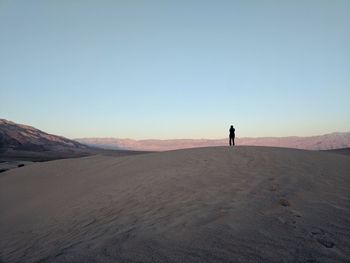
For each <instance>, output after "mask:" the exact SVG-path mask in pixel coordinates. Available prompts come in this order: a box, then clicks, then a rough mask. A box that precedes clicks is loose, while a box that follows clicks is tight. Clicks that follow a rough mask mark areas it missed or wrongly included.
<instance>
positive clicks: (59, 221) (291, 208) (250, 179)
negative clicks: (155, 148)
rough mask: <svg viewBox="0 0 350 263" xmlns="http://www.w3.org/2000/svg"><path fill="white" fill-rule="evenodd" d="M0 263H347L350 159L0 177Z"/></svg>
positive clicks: (200, 153) (56, 169)
mask: <svg viewBox="0 0 350 263" xmlns="http://www.w3.org/2000/svg"><path fill="white" fill-rule="evenodd" d="M0 208H1V215H0V236H1V239H0V261H1V262H350V157H349V156H345V155H340V154H334V153H327V152H312V151H305V150H296V149H285V148H270V147H246V146H242V147H239V146H238V147H231V148H230V147H211V148H195V149H187V150H177V151H169V152H159V153H149V154H141V155H133V156H125V157H114V156H102V155H97V156H89V157H83V158H76V159H64V160H55V161H50V162H46V163H35V164H32V165H30V166H25V167H20V168H15V169H13V170H10V171H6V172H3V173H1V174H0Z"/></svg>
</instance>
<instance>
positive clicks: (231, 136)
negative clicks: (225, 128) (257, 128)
mask: <svg viewBox="0 0 350 263" xmlns="http://www.w3.org/2000/svg"><path fill="white" fill-rule="evenodd" d="M231 141H232V144H231ZM231 145H232V146H234V145H235V128H233V125H231V127H230V146H231Z"/></svg>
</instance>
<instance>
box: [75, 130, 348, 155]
mask: <svg viewBox="0 0 350 263" xmlns="http://www.w3.org/2000/svg"><path fill="white" fill-rule="evenodd" d="M75 140H76V141H78V142H81V143H84V144H87V145H91V146H95V147H100V148H104V149H127V150H145V151H166V150H175V149H185V148H194V147H206V146H223V145H228V139H214V140H213V139H176V140H132V139H118V138H79V139H75ZM236 144H237V145H254V146H274V147H286V148H297V149H306V150H330V149H339V148H347V147H350V132H336V133H330V134H325V135H319V136H310V137H297V136H291V137H261V138H237V139H236Z"/></svg>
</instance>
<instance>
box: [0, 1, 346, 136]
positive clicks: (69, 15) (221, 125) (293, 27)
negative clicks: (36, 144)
mask: <svg viewBox="0 0 350 263" xmlns="http://www.w3.org/2000/svg"><path fill="white" fill-rule="evenodd" d="M0 118H5V119H8V120H12V121H14V122H18V123H24V124H28V125H32V126H34V127H36V128H39V129H41V130H44V131H46V132H50V133H53V134H58V135H63V136H66V137H68V138H81V137H117V138H133V139H148V138H158V139H167V138H168V139H170V138H224V137H226V136H227V135H228V129H229V126H230V125H234V126H235V128H236V136H238V137H262V136H290V135H297V136H310V135H320V134H325V133H330V132H336V131H337V132H342V131H350V1H348V0H344V1H339V0H329V1H323V0H309V1H304V0H302V1H298V0H293V1H281V0H276V1H268V0H264V1H260V0H256V1H253V0H242V1H231V0H230V1H205V0H198V1H191V0H184V1H181V0H179V1H166V0H159V1H152V0H149V1H146V0H145V1H133V0H125V1H117V0H115V1H112V0H111V1H107V0H102V1H101V0H95V1H89V0H81V1H79V0H73V1H72V0H57V1H55V0H51V1H47V0H42V1H37V0H31V1H19V0H0Z"/></svg>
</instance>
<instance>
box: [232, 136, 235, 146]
mask: <svg viewBox="0 0 350 263" xmlns="http://www.w3.org/2000/svg"><path fill="white" fill-rule="evenodd" d="M232 145H233V146H235V137H232Z"/></svg>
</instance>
